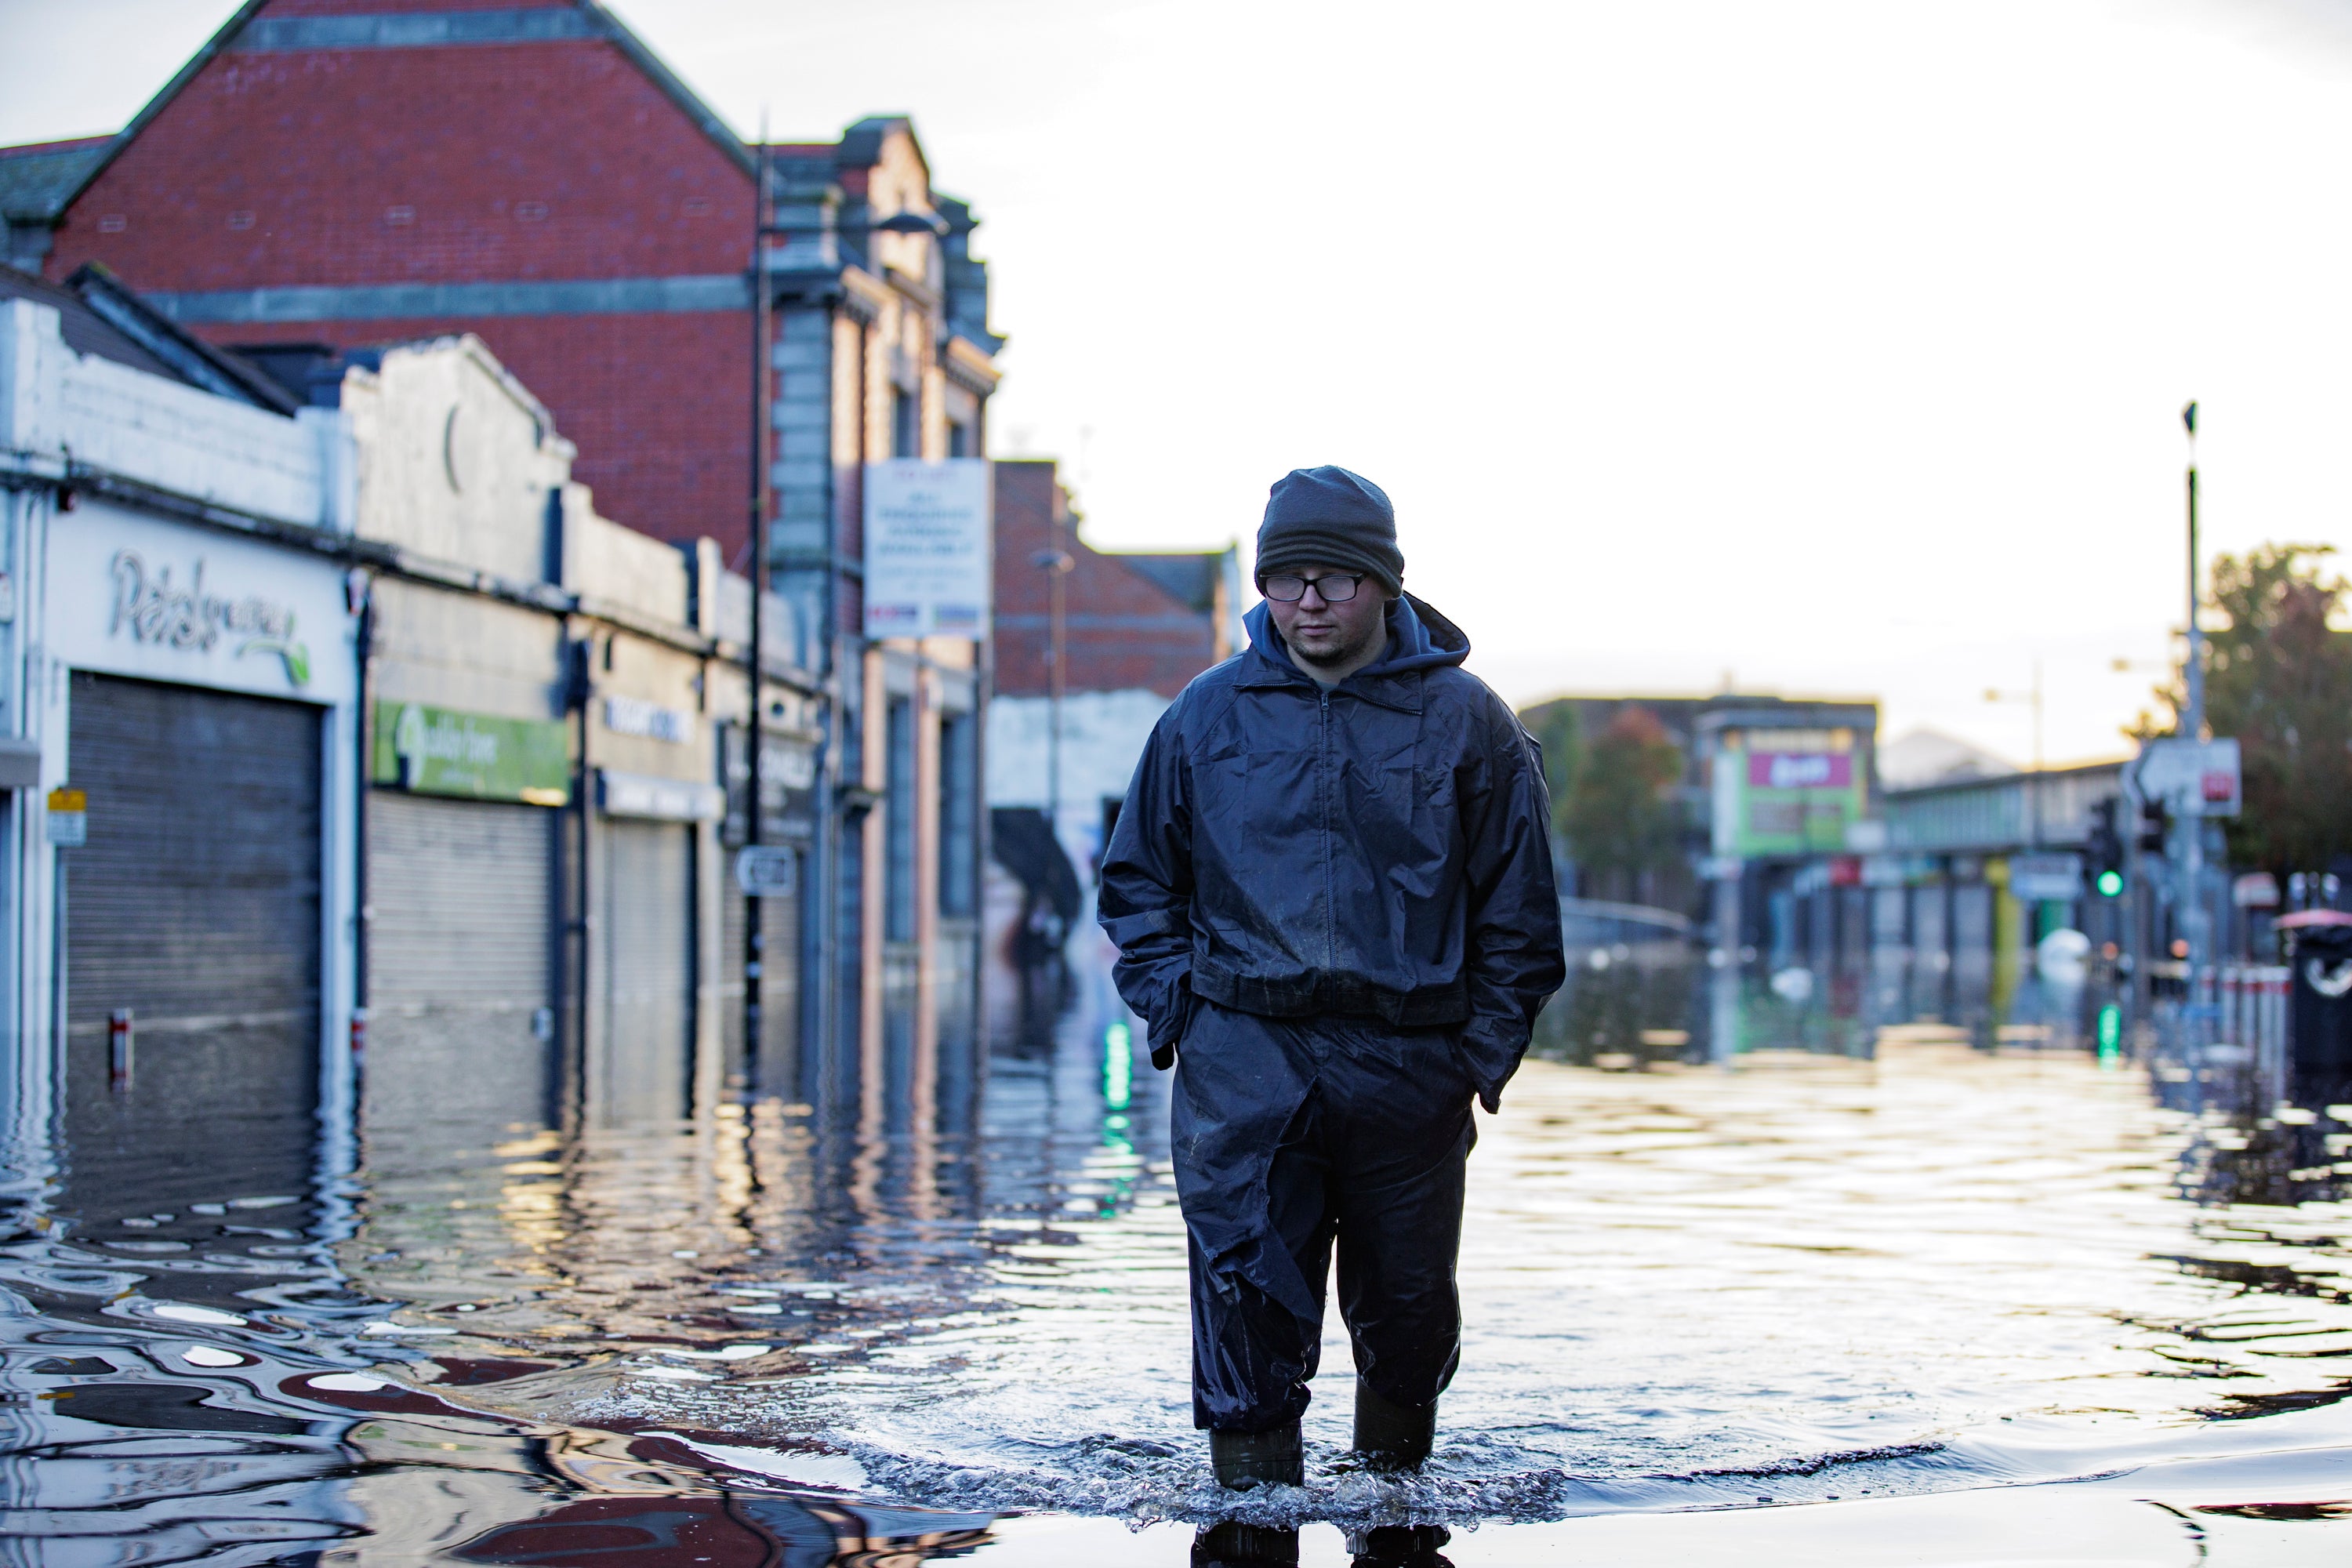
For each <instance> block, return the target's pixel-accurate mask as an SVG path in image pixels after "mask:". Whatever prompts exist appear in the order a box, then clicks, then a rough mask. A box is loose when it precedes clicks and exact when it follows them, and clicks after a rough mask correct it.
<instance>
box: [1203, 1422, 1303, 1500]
mask: <svg viewBox="0 0 2352 1568" xmlns="http://www.w3.org/2000/svg"><path fill="white" fill-rule="evenodd" d="M1209 1468H1211V1469H1213V1470H1214V1471H1215V1472H1216V1475H1217V1484H1218V1485H1219V1486H1221V1487H1226V1488H1230V1489H1233V1490H1234V1491H1245V1490H1247V1489H1249V1488H1251V1487H1262V1486H1277V1487H1295V1486H1299V1485H1302V1484H1304V1482H1305V1481H1306V1479H1307V1458H1306V1454H1305V1451H1304V1450H1302V1449H1301V1448H1300V1447H1299V1444H1298V1423H1297V1422H1296V1421H1293V1422H1291V1423H1289V1424H1288V1425H1286V1426H1276V1427H1274V1428H1272V1429H1271V1430H1268V1431H1265V1432H1212V1433H1210V1434H1209Z"/></svg>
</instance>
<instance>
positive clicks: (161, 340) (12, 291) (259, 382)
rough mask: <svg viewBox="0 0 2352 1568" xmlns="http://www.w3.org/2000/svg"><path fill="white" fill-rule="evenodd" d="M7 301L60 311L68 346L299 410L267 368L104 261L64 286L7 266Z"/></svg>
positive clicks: (1, 276)
mask: <svg viewBox="0 0 2352 1568" xmlns="http://www.w3.org/2000/svg"><path fill="white" fill-rule="evenodd" d="M0 300H33V301H35V302H36V303H37V304H42V305H47V306H49V307H50V308H52V309H53V310H56V311H57V313H58V318H59V329H60V331H61V332H62V333H63V335H64V337H65V340H66V347H68V348H69V349H71V350H73V351H74V353H79V354H96V355H97V356H98V357H99V358H100V359H109V360H112V361H113V362H114V363H117V364H127V365H129V366H130V367H131V369H133V370H138V371H144V372H146V373H147V374H149V375H160V376H163V378H164V379H166V380H168V381H176V382H179V383H181V384H183V385H186V386H194V387H198V388H201V389H202V390H204V391H205V392H209V393H212V394H214V395H216V396H221V397H233V398H235V399H236V401H238V402H239V403H247V404H251V405H253V406H255V407H257V408H267V409H268V410H269V411H270V412H271V413H273V414H290V413H292V412H293V409H294V401H293V399H292V398H290V397H289V396H288V395H286V393H285V392H284V391H283V390H281V389H280V388H279V387H278V385H277V384H276V383H274V382H272V381H270V380H269V378H268V376H266V375H264V374H262V373H261V372H260V371H259V370H257V369H256V368H255V367H253V366H252V365H249V364H247V363H245V362H243V361H242V360H239V359H237V358H236V356H235V355H232V354H228V353H223V352H222V351H220V350H219V349H216V348H215V347H213V346H212V345H211V344H210V343H207V342H203V341H201V340H199V339H197V338H195V337H193V336H191V335H190V334H189V333H188V332H186V331H184V330H183V329H182V328H180V327H179V326H178V325H177V324H175V323H173V321H168V320H166V319H165V318H164V317H163V316H161V315H159V314H157V313H156V311H155V310H154V308H153V307H152V306H151V305H149V304H147V303H146V302H145V301H144V300H141V299H140V298H139V296H138V295H136V294H134V293H133V292H131V289H128V288H126V287H125V286H124V285H123V283H122V282H121V279H117V278H116V277H115V276H114V275H113V274H112V273H110V272H108V271H107V270H106V269H105V268H102V267H96V266H91V267H85V268H81V269H80V270H79V271H78V272H76V273H75V274H74V275H73V277H72V278H71V279H69V280H68V281H67V282H66V283H65V284H63V285H59V284H56V283H51V282H48V281H47V280H45V279H39V278H36V277H34V276H33V275H32V274H31V273H29V272H20V271H18V270H17V269H16V268H13V267H0Z"/></svg>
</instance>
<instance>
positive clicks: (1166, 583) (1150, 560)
mask: <svg viewBox="0 0 2352 1568" xmlns="http://www.w3.org/2000/svg"><path fill="white" fill-rule="evenodd" d="M1110 557H1111V559H1112V560H1114V561H1116V562H1118V563H1119V564H1120V565H1122V566H1124V567H1126V568H1127V569H1128V570H1129V571H1130V572H1132V573H1134V574H1137V575H1138V576H1139V577H1143V578H1146V579H1148V580H1149V581H1150V582H1151V583H1152V584H1156V585H1157V586H1158V587H1159V589H1160V592H1161V593H1163V594H1165V595H1168V596H1169V597H1170V598H1171V599H1174V600H1175V601H1177V602H1178V603H1179V604H1182V605H1191V606H1192V608H1193V609H1195V610H1198V611H1200V612H1201V613H1202V614H1203V615H1206V614H1208V613H1209V612H1211V611H1213V610H1214V609H1215V608H1216V605H1217V578H1218V575H1219V574H1221V573H1222V572H1223V567H1224V559H1225V552H1223V551H1222V550H1209V551H1198V552H1195V551H1182V552H1176V551H1169V552H1160V551H1151V552H1143V551H1125V550H1121V551H1114V552H1110Z"/></svg>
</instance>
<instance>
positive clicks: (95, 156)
mask: <svg viewBox="0 0 2352 1568" xmlns="http://www.w3.org/2000/svg"><path fill="white" fill-rule="evenodd" d="M113 142H114V138H113V137H111V136H85V137H82V138H81V139H79V141H74V142H36V143H34V144H33V145H31V146H26V147H0V217H5V218H14V219H25V218H30V219H36V220H39V221H42V222H47V221H49V220H52V219H54V218H55V217H56V216H58V211H59V210H60V209H61V208H63V207H64V205H65V203H66V198H67V197H68V196H70V195H73V194H74V193H75V192H76V191H78V190H79V189H80V188H81V185H82V182H83V181H84V180H86V179H88V178H89V174H90V171H91V170H93V169H95V168H97V167H98V165H99V164H100V162H102V161H103V160H104V159H105V157H106V150H107V149H108V148H109V147H110V146H111V145H112V144H113Z"/></svg>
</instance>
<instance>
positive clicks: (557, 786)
mask: <svg viewBox="0 0 2352 1568" xmlns="http://www.w3.org/2000/svg"><path fill="white" fill-rule="evenodd" d="M369 776H370V777H371V778H373V780H374V781H375V782H376V783H378V784H398V785H399V786H400V787H401V788H403V789H405V790H408V791H411V792H412V793H414V794H416V795H457V796H461V797H463V798H466V799H469V800H519V801H521V802H523V803H525V804H526V805H565V804H567V803H569V802H570V800H571V799H572V761H571V752H570V747H569V746H568V745H567V743H566V742H565V737H564V732H563V721H562V720H560V719H497V718H492V717H490V716H488V715H487V714H482V713H459V712H456V711H453V710H449V709H446V708H430V707H427V706H425V704H424V703H422V702H379V703H377V704H376V709H375V744H374V746H373V765H372V766H371V767H370V769H369Z"/></svg>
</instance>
